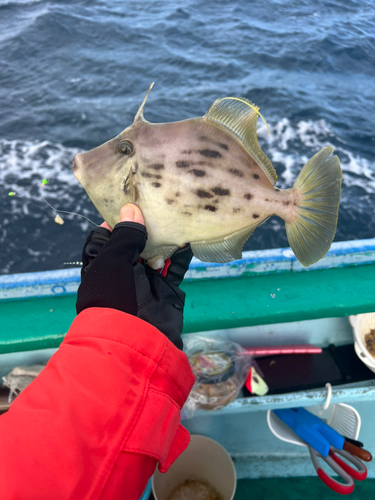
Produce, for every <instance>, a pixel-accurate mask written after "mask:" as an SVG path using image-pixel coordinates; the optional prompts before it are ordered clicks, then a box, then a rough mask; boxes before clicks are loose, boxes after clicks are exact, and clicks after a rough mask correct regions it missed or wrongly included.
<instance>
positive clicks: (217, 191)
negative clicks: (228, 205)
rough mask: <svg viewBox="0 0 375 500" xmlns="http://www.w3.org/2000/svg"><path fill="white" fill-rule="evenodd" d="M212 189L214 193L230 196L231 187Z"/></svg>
mask: <svg viewBox="0 0 375 500" xmlns="http://www.w3.org/2000/svg"><path fill="white" fill-rule="evenodd" d="M211 191H212V192H213V193H214V194H217V195H218V196H229V195H230V191H229V189H223V188H221V187H214V188H212V189H211Z"/></svg>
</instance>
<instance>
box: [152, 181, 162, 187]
mask: <svg viewBox="0 0 375 500" xmlns="http://www.w3.org/2000/svg"><path fill="white" fill-rule="evenodd" d="M151 186H154V187H155V188H160V186H161V184H160V182H152V183H151Z"/></svg>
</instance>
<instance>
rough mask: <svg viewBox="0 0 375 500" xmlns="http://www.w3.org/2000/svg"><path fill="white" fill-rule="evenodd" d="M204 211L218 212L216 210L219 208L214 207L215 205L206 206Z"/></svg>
mask: <svg viewBox="0 0 375 500" xmlns="http://www.w3.org/2000/svg"><path fill="white" fill-rule="evenodd" d="M204 209H205V210H209V211H210V212H216V210H217V208H216V207H214V206H213V205H205V206H204Z"/></svg>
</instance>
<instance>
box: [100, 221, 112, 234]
mask: <svg viewBox="0 0 375 500" xmlns="http://www.w3.org/2000/svg"><path fill="white" fill-rule="evenodd" d="M100 227H104V229H108V231H111V232H112V228H111V226H110V225H109V224H107V223H106V222H103V223H102V224H100Z"/></svg>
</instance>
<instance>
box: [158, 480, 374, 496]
mask: <svg viewBox="0 0 375 500" xmlns="http://www.w3.org/2000/svg"><path fill="white" fill-rule="evenodd" d="M374 497H375V479H366V480H365V481H363V482H359V481H356V482H355V487H354V491H353V493H352V494H351V495H350V497H349V498H351V500H360V499H361V500H362V499H365V498H374ZM317 498H324V500H338V498H340V495H339V494H338V493H335V492H334V491H332V490H330V489H329V488H328V487H327V486H325V485H324V484H323V483H322V481H321V480H320V479H319V478H318V477H314V476H309V477H283V478H263V479H239V480H238V481H237V490H236V494H235V496H234V500H250V499H251V500H264V499H267V500H310V499H311V500H313V499H314V500H316V499H317ZM150 500H154V496H153V495H152V494H151V496H150Z"/></svg>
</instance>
